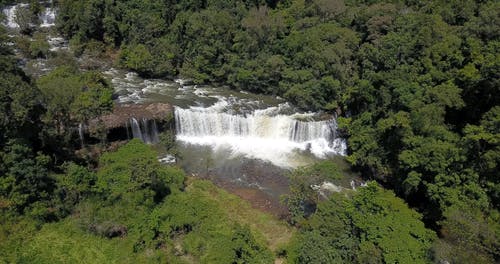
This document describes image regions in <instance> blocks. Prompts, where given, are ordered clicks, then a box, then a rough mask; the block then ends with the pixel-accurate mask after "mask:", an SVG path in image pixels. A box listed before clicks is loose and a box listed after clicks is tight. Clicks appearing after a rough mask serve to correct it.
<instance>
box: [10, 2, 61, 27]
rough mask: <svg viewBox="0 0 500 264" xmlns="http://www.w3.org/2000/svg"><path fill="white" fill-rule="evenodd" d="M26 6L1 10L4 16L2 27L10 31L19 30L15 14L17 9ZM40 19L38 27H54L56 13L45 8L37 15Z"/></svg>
mask: <svg viewBox="0 0 500 264" xmlns="http://www.w3.org/2000/svg"><path fill="white" fill-rule="evenodd" d="M27 6H28V4H25V3H23V4H17V5H13V6H8V7H6V8H4V9H3V10H2V12H3V14H4V16H5V22H4V25H5V26H6V27H8V28H11V29H17V28H19V25H18V24H17V22H16V12H17V10H18V8H19V7H27ZM39 19H40V27H43V28H49V27H53V26H55V21H56V11H55V9H53V8H50V7H47V8H45V9H44V10H43V12H42V13H40V15H39Z"/></svg>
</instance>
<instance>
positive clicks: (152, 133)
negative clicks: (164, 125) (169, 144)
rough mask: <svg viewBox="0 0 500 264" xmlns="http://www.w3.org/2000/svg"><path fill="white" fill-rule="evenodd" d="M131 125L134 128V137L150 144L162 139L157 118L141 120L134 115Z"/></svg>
mask: <svg viewBox="0 0 500 264" xmlns="http://www.w3.org/2000/svg"><path fill="white" fill-rule="evenodd" d="M130 127H131V128H132V136H133V137H134V138H138V139H140V140H142V141H144V142H145V143H148V144H154V143H158V142H159V141H160V139H159V136H158V126H157V125H156V121H155V120H148V119H142V120H141V121H140V122H139V121H138V120H137V119H136V118H134V117H132V118H131V119H130ZM127 130H128V129H127ZM127 133H128V131H127Z"/></svg>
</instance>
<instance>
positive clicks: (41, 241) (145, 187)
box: [0, 0, 500, 263]
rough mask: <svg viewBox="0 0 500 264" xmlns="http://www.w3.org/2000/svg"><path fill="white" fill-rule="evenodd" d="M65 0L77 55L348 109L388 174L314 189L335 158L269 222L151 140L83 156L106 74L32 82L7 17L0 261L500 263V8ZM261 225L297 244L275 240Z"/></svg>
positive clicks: (300, 177)
mask: <svg viewBox="0 0 500 264" xmlns="http://www.w3.org/2000/svg"><path fill="white" fill-rule="evenodd" d="M5 2H12V1H0V4H5ZM33 3H35V1H33ZM54 5H55V6H56V7H57V8H58V10H59V13H58V16H57V23H56V28H57V31H58V32H59V33H60V34H61V35H63V36H64V37H65V38H67V39H68V40H69V41H70V47H71V49H72V50H73V51H74V53H75V56H80V55H84V54H97V56H101V57H106V58H114V60H115V61H114V63H115V64H116V65H118V66H119V67H122V68H125V69H130V70H133V71H136V72H137V73H139V74H140V75H142V76H144V77H155V78H156V77H161V78H172V77H175V76H182V77H184V78H190V79H192V80H193V81H194V82H195V83H214V84H219V85H227V86H229V87H231V88H233V89H241V90H247V91H251V92H256V93H265V94H272V95H278V96H281V97H283V98H285V99H286V100H288V101H290V102H292V103H294V104H295V105H297V106H298V107H300V108H303V109H304V110H313V111H324V112H328V113H335V114H336V115H338V122H339V125H340V127H341V128H342V133H343V135H344V136H345V137H347V138H348V146H349V155H348V157H347V159H348V161H349V162H350V164H351V165H352V169H353V170H356V171H359V172H361V173H362V175H363V177H365V178H366V179H367V180H368V179H369V180H374V182H371V183H369V184H368V186H367V187H364V188H359V190H358V191H346V192H342V193H340V194H334V195H331V196H330V197H329V198H325V199H320V198H318V195H317V193H316V192H314V191H313V190H311V189H310V188H309V186H311V184H317V183H320V182H322V181H324V180H328V179H335V178H336V177H339V176H338V175H339V173H340V172H339V170H338V169H337V168H335V166H334V165H333V164H331V163H329V162H325V163H319V164H316V165H313V166H310V167H305V168H299V169H297V170H296V171H293V172H291V173H290V194H289V195H288V196H287V197H284V199H283V200H284V203H285V204H286V205H287V206H288V208H289V209H290V219H289V221H288V222H289V226H287V225H285V226H281V225H282V224H283V223H282V222H279V221H277V220H275V219H274V220H273V219H267V218H265V219H264V220H262V221H264V222H265V223H262V224H258V225H256V224H255V223H253V221H252V220H253V219H252V217H251V216H250V217H248V219H252V220H248V219H247V218H245V217H242V216H235V215H240V214H244V211H245V210H251V209H249V208H248V209H241V210H240V211H239V212H236V213H235V212H234V211H233V212H230V211H228V210H229V209H228V208H227V206H226V204H230V203H226V204H224V202H221V201H224V199H232V200H231V201H232V203H233V204H237V205H235V206H243V205H240V202H241V201H237V199H236V200H234V197H233V198H228V197H232V196H230V195H229V194H227V193H225V192H223V191H221V190H219V189H217V188H216V187H214V186H213V185H212V184H211V183H209V182H206V181H201V180H193V179H190V178H188V177H186V176H185V175H184V173H183V172H182V171H181V170H180V169H178V168H176V167H172V166H162V165H160V164H159V163H158V162H157V160H156V153H155V152H154V150H152V149H151V148H150V147H149V146H146V145H144V144H142V143H140V142H138V141H132V142H130V143H128V144H127V145H125V146H122V147H121V148H119V149H118V150H115V151H112V152H108V153H105V154H103V155H101V156H100V157H99V158H98V159H97V160H95V159H92V158H88V157H82V156H81V155H80V156H78V155H75V150H76V149H78V148H79V147H80V145H79V142H78V138H77V135H76V134H75V133H74V131H73V130H72V128H74V127H76V126H77V125H78V124H79V123H82V122H86V121H88V120H90V119H92V118H94V117H96V116H99V115H101V114H103V113H107V112H109V111H110V110H111V109H112V108H113V101H112V92H113V87H112V85H111V84H110V82H109V81H107V80H106V79H105V78H104V77H103V76H102V75H101V74H100V73H98V72H95V71H84V72H82V71H81V70H80V69H78V67H76V66H75V65H73V64H72V63H68V61H69V62H71V59H64V60H63V59H61V60H62V61H63V62H61V63H60V65H65V66H63V67H58V68H57V69H55V70H53V71H52V72H50V73H49V74H47V75H45V76H42V77H41V78H38V79H35V78H32V77H30V76H28V75H27V74H26V73H24V72H23V71H22V70H21V69H20V68H19V67H18V64H17V61H16V59H15V57H14V53H13V50H12V47H11V46H10V45H9V44H8V43H9V42H10V41H11V40H10V39H9V38H8V37H7V34H6V33H5V30H4V29H3V28H1V29H0V30H1V32H0V69H1V70H0V149H1V150H0V210H1V215H0V262H5V263H25V262H26V263H33V262H35V263H38V262H41V263H54V262H59V263H69V262H94V260H95V261H96V262H99V263H108V262H118V263H129V262H145V263H146V262H147V263H150V262H162V263H164V262H168V263H193V262H195V263H196V262H201V263H273V261H274V260H275V259H276V258H278V259H280V260H282V261H286V262H287V263H433V262H434V263H443V261H448V262H449V263H497V262H499V261H500V213H499V210H500V177H499V174H498V172H499V171H500V170H499V164H500V2H498V1H472V0H453V1H441V0H440V1H412V0H407V1H398V0H394V1H377V0H373V1H356V0H345V1H342V0H284V1H277V0H276V1H273V0H268V1H261V0H253V1H237V0H230V1H225V0H209V1H207V0H178V1H173V0H164V1H152V0H141V1H139V0H130V1H122V0H59V1H56V2H55V3H54ZM32 6H35V4H32ZM29 12H33V13H36V12H39V10H37V9H36V8H33V9H32V10H29ZM23 33H24V34H28V35H29V34H32V37H33V39H34V40H33V42H31V43H32V44H26V42H24V46H25V48H24V50H25V53H26V54H28V55H29V56H31V57H46V56H47V53H48V51H47V49H48V48H47V46H46V44H44V41H43V38H42V37H39V36H38V35H37V33H36V32H31V30H23ZM22 43H23V39H22V38H18V40H17V41H16V42H15V44H16V45H18V46H19V47H18V48H19V49H21V50H22V49H23V47H21V44H22ZM61 87H64V89H61ZM101 144H102V145H105V142H104V140H103V142H102V143H101ZM168 144H170V143H167V145H168ZM375 181H376V182H375ZM382 186H383V187H382ZM214 193H217V194H218V195H214ZM214 197H216V198H214ZM242 204H244V203H242ZM305 205H308V206H307V208H306V206H305ZM243 207H244V206H243ZM310 208H313V211H312V212H311V211H310ZM255 214H259V213H255ZM262 217H265V216H262ZM283 225H284V224H283ZM263 227H267V228H276V229H277V228H282V229H280V231H276V232H281V233H283V234H287V235H289V237H291V238H290V239H288V240H289V241H285V242H286V243H280V245H274V246H271V245H273V243H271V242H270V241H272V240H273V239H271V238H269V237H268V236H270V233H273V232H271V231H269V230H268V232H266V231H265V230H266V229H265V228H263ZM283 230H286V231H283ZM272 235H273V234H271V236H272ZM89 259H90V260H89Z"/></svg>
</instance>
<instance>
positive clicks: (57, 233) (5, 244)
mask: <svg viewBox="0 0 500 264" xmlns="http://www.w3.org/2000/svg"><path fill="white" fill-rule="evenodd" d="M65 172H66V173H65V174H64V175H56V176H54V177H53V180H55V181H56V184H55V185H56V186H57V187H56V190H55V193H56V194H57V195H54V197H53V199H54V200H52V201H51V205H52V207H50V208H47V210H49V211H53V212H54V214H55V215H57V216H58V217H59V218H61V219H62V220H60V221H58V222H55V223H46V224H43V222H44V221H43V220H39V221H36V219H37V218H33V217H32V216H31V217H29V216H28V215H25V216H16V217H14V216H11V217H7V215H4V217H2V219H1V221H2V229H1V230H0V231H1V232H0V237H4V238H6V239H2V241H1V242H0V249H1V250H0V251H1V252H2V254H1V255H0V257H1V258H2V259H3V260H5V261H7V262H30V261H33V260H36V261H39V262H41V263H68V262H74V261H76V262H78V263H95V261H99V262H100V261H103V262H117V263H127V262H139V263H151V262H154V263H163V262H165V261H167V262H169V263H185V262H192V261H194V262H200V263H271V262H272V261H273V259H274V257H273V254H272V252H271V251H270V250H269V249H268V247H269V245H273V247H276V246H277V245H278V244H279V243H284V242H286V241H277V240H276V238H275V237H273V233H274V235H276V233H275V232H279V231H282V232H283V233H284V234H285V235H281V234H278V236H279V237H286V234H289V235H288V237H290V235H291V231H290V230H289V227H287V226H286V225H285V224H284V223H281V222H279V221H277V220H275V219H273V218H271V217H270V216H267V215H265V214H263V213H261V212H257V211H256V210H254V209H251V208H250V206H249V205H248V203H246V202H243V201H241V200H240V199H238V198H236V197H234V196H233V195H229V194H227V193H226V192H224V191H222V190H220V189H218V188H216V187H215V186H214V185H213V184H212V183H210V182H207V181H201V180H193V181H191V182H190V183H189V184H188V185H184V181H185V176H184V173H183V172H182V171H181V170H179V169H177V168H175V167H166V166H162V165H160V164H159V162H158V161H157V160H156V153H155V152H154V151H153V150H152V149H151V148H150V146H147V145H145V144H144V143H142V142H140V141H139V140H132V141H131V142H129V143H128V144H127V145H125V146H123V147H121V148H120V149H118V150H117V151H116V152H110V153H106V154H104V155H103V156H102V157H101V158H100V161H99V167H98V170H97V173H93V172H91V171H89V170H87V169H86V168H84V167H81V166H78V165H76V164H73V163H69V164H67V165H65ZM38 209H39V210H41V209H42V208H38ZM240 210H244V211H247V212H248V214H246V213H242V214H240V213H239V211H240ZM66 215H67V217H65V216H66ZM256 216H257V218H255V217H256ZM64 217H65V218H64ZM259 217H260V218H259ZM32 219H35V220H32ZM259 228H263V229H264V230H269V231H272V232H271V233H269V234H266V235H265V236H264V235H263V234H262V233H261V231H260V230H259ZM21 230H22V231H21ZM20 243H25V244H24V246H22V247H19V245H20ZM276 243H278V244H276Z"/></svg>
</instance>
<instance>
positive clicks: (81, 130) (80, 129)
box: [78, 123, 85, 147]
mask: <svg viewBox="0 0 500 264" xmlns="http://www.w3.org/2000/svg"><path fill="white" fill-rule="evenodd" d="M78 135H79V136H80V142H81V143H82V147H83V145H84V144H85V125H84V124H83V123H80V124H78Z"/></svg>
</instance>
